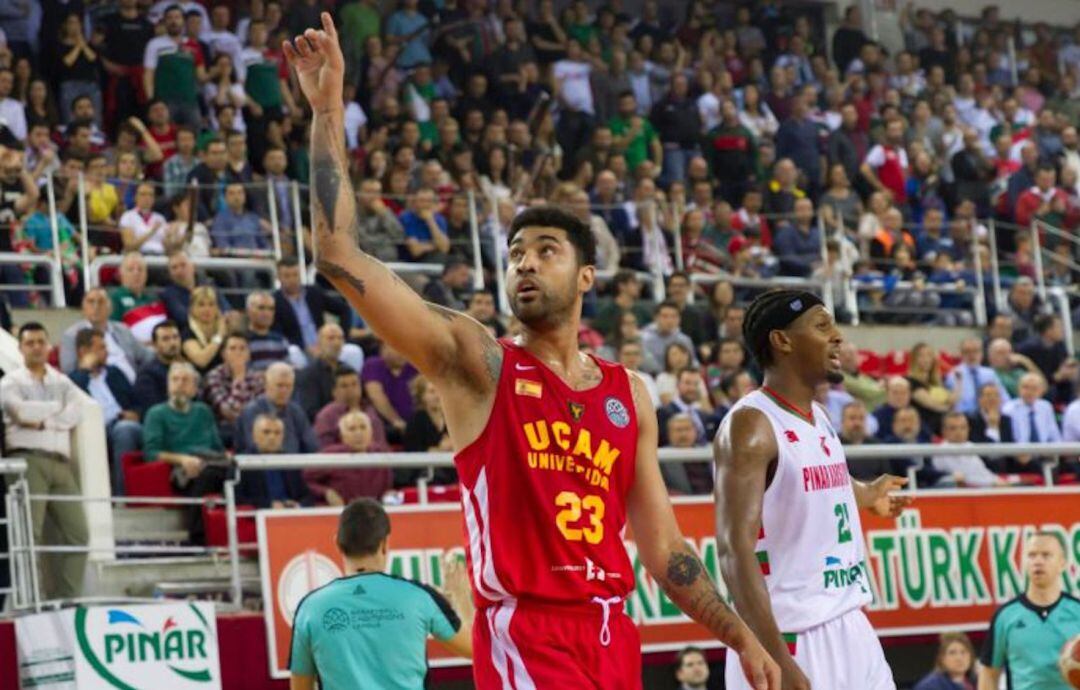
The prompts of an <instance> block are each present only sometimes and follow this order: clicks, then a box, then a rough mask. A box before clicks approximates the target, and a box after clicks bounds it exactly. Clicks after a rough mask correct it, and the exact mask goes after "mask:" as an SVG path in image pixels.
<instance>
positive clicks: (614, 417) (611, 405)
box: [604, 397, 630, 429]
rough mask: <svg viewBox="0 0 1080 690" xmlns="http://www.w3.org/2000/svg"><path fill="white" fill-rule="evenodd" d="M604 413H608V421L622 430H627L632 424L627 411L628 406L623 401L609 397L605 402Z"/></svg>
mask: <svg viewBox="0 0 1080 690" xmlns="http://www.w3.org/2000/svg"><path fill="white" fill-rule="evenodd" d="M604 412H606V413H607V418H608V421H610V422H611V423H612V424H614V425H615V426H617V427H618V428H620V429H625V428H626V426H627V425H628V424H629V423H630V413H629V412H627V411H626V405H623V403H622V400H619V399H618V398H615V397H609V398H608V399H607V400H605V401H604Z"/></svg>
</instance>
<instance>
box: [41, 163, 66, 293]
mask: <svg viewBox="0 0 1080 690" xmlns="http://www.w3.org/2000/svg"><path fill="white" fill-rule="evenodd" d="M45 194H46V195H47V196H48V203H49V230H50V232H51V233H52V243H53V259H54V261H53V263H52V264H51V265H50V266H49V282H50V283H51V284H52V293H53V306H54V307H60V308H61V309H62V308H64V307H66V306H67V298H66V297H65V295H64V271H63V266H64V264H63V261H62V254H61V252H60V223H59V221H58V220H57V219H56V190H55V189H54V187H53V175H52V173H51V172H50V173H49V174H48V175H47V176H46V177H45Z"/></svg>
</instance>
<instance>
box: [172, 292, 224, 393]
mask: <svg viewBox="0 0 1080 690" xmlns="http://www.w3.org/2000/svg"><path fill="white" fill-rule="evenodd" d="M183 331H184V332H183V345H182V346H181V349H182V351H183V353H184V357H185V358H187V360H188V361H189V362H191V363H192V364H194V365H195V368H196V369H198V370H199V374H206V372H208V371H210V370H211V369H213V368H214V367H216V366H217V365H218V364H221V348H222V346H223V345H224V343H225V335H226V333H227V332H228V326H227V325H226V323H225V316H224V315H223V314H222V313H221V309H220V308H219V307H218V300H217V292H215V291H214V288H212V287H208V286H205V285H204V286H201V287H197V288H195V289H194V290H192V291H191V302H190V306H189V308H188V322H187V324H185V325H184V326H183Z"/></svg>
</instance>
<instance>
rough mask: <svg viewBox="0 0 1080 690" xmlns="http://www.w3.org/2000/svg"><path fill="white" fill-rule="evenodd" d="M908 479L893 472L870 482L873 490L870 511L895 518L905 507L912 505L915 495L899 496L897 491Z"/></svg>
mask: <svg viewBox="0 0 1080 690" xmlns="http://www.w3.org/2000/svg"><path fill="white" fill-rule="evenodd" d="M907 483H908V480H907V479H905V478H904V477H897V476H895V475H892V474H883V475H881V476H880V477H878V478H877V479H875V480H874V481H872V482H870V485H869V488H870V491H871V501H872V502H871V503H870V506H869V507H870V511H871V512H873V513H874V514H875V515H880V516H881V517H886V518H893V517H896V516H898V515H899V514H900V513H901V512H902V511H903V510H904V508H907V507H908V506H909V505H911V502H912V501H914V500H915V497H914V496H898V495H896V493H894V492H896V491H899V490H900V489H902V488H904V486H906V485H907Z"/></svg>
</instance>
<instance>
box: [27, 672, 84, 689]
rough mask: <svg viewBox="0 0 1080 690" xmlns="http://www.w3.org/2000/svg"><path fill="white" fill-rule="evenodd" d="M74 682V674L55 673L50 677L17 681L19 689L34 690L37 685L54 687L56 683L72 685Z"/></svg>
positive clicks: (36, 677)
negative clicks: (28, 689)
mask: <svg viewBox="0 0 1080 690" xmlns="http://www.w3.org/2000/svg"><path fill="white" fill-rule="evenodd" d="M74 681H75V672H74V671H71V672H69V673H57V674H54V675H51V676H35V677H34V678H24V679H22V680H20V681H19V687H21V688H36V687H37V686H39V685H55V684H56V683H72V682H74Z"/></svg>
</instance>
